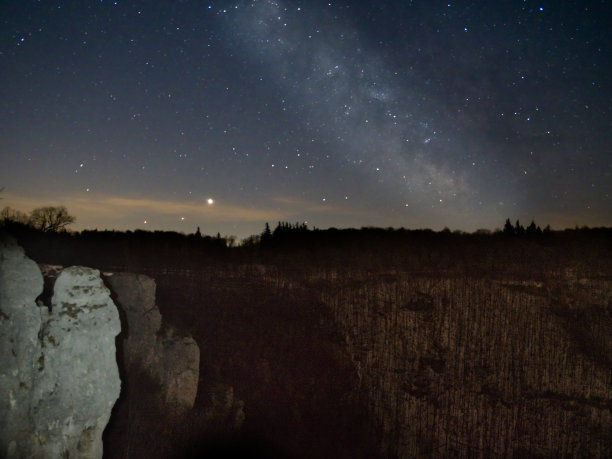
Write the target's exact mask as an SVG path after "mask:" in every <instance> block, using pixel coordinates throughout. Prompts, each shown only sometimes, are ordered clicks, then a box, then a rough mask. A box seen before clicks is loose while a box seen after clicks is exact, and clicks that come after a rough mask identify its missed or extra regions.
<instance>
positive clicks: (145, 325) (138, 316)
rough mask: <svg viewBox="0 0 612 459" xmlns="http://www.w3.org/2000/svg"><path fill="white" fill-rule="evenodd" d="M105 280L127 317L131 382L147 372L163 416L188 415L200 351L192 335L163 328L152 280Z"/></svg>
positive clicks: (126, 277) (135, 276) (114, 276)
mask: <svg viewBox="0 0 612 459" xmlns="http://www.w3.org/2000/svg"><path fill="white" fill-rule="evenodd" d="M106 280H107V282H108V284H109V285H110V286H111V289H112V290H113V292H114V293H115V294H116V295H117V301H118V303H119V304H120V306H121V307H122V308H123V310H124V311H125V315H126V320H127V337H126V339H125V340H124V341H123V358H124V363H125V368H126V373H127V377H128V379H129V378H130V375H136V374H139V373H140V374H142V373H145V374H146V375H148V376H149V377H150V378H151V379H152V380H153V382H154V384H155V385H156V386H157V388H158V391H159V397H158V400H157V402H158V403H159V404H160V407H161V408H163V411H164V413H165V414H166V415H169V416H171V417H172V416H181V415H183V414H185V413H186V412H188V411H189V410H190V409H191V408H193V404H194V402H195V398H196V394H197V391H198V380H199V371H200V348H199V347H198V345H197V343H196V342H195V341H194V340H193V338H191V337H190V336H185V335H181V334H179V333H178V332H177V330H175V329H174V328H173V327H171V326H166V325H162V318H161V314H160V312H159V309H158V308H157V306H156V304H155V281H154V280H153V279H151V278H150V277H147V276H145V275H142V274H130V273H113V274H112V275H109V276H107V278H106ZM135 389H137V388H135Z"/></svg>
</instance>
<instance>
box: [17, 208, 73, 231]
mask: <svg viewBox="0 0 612 459" xmlns="http://www.w3.org/2000/svg"><path fill="white" fill-rule="evenodd" d="M75 220H76V218H75V217H73V216H72V215H70V214H69V213H68V210H67V209H66V207H64V206H59V207H51V206H49V207H39V208H37V209H34V210H33V211H32V213H31V214H30V218H29V224H30V225H31V226H32V227H34V228H36V229H39V230H41V231H62V230H65V229H66V227H67V226H68V225H70V224H72V223H74V221H75Z"/></svg>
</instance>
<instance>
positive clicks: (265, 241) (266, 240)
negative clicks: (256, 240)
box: [260, 222, 272, 247]
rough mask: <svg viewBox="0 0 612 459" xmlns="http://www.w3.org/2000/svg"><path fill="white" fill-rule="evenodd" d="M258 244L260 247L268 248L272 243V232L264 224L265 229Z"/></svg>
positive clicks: (267, 225)
mask: <svg viewBox="0 0 612 459" xmlns="http://www.w3.org/2000/svg"><path fill="white" fill-rule="evenodd" d="M260 242H261V245H262V247H265V246H269V245H270V243H271V242H272V231H271V230H270V225H269V224H268V222H266V227H265V229H264V230H263V233H261V238H260Z"/></svg>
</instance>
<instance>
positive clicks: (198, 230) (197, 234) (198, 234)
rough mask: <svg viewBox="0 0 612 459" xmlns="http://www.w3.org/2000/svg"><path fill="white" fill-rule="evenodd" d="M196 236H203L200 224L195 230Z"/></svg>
mask: <svg viewBox="0 0 612 459" xmlns="http://www.w3.org/2000/svg"><path fill="white" fill-rule="evenodd" d="M195 237H197V238H201V237H202V233H201V232H200V227H199V226H198V229H197V231H196V232H195Z"/></svg>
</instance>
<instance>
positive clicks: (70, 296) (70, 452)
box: [0, 236, 121, 458]
mask: <svg viewBox="0 0 612 459" xmlns="http://www.w3.org/2000/svg"><path fill="white" fill-rule="evenodd" d="M42 289H43V278H42V275H41V273H40V270H39V269H38V267H37V265H36V264H35V263H34V262H33V261H32V260H30V259H28V258H27V257H26V256H25V254H24V251H23V249H21V247H19V246H18V245H17V244H16V243H15V242H14V241H13V240H12V239H10V238H8V237H6V236H3V237H1V238H0V311H1V312H0V455H1V456H3V457H41V458H44V457H83V458H101V457H102V432H103V430H104V428H105V426H106V424H107V422H108V420H109V417H110V413H111V409H112V407H113V405H114V403H115V401H116V400H117V398H118V397H119V392H120V386H121V381H120V379H119V372H118V368H117V362H116V352H115V336H117V335H118V334H119V332H120V330H121V323H120V320H119V314H118V311H117V308H116V307H115V305H114V303H113V302H112V300H111V299H110V292H109V290H108V289H107V288H106V287H105V286H104V284H103V282H102V280H101V278H100V274H99V272H98V271H97V270H94V269H90V268H83V267H71V268H67V269H65V270H63V271H62V272H61V274H60V275H59V277H58V278H57V281H56V283H55V290H54V294H53V298H52V304H51V310H50V311H49V309H48V308H47V307H45V306H42V307H39V306H37V305H36V298H37V296H38V295H39V294H40V293H41V292H42Z"/></svg>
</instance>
